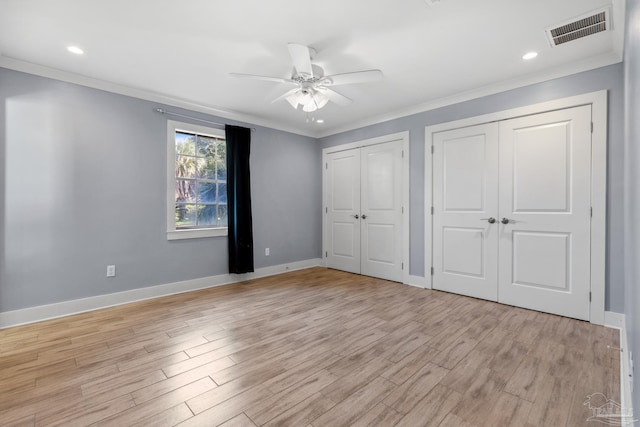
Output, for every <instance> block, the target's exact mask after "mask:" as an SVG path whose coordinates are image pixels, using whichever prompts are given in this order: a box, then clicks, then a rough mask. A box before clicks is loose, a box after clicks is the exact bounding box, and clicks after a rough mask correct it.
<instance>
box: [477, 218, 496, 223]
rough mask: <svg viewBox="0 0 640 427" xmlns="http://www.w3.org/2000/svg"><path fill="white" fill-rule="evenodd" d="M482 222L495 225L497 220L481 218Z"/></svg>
mask: <svg viewBox="0 0 640 427" xmlns="http://www.w3.org/2000/svg"><path fill="white" fill-rule="evenodd" d="M480 221H487V222H488V223H489V224H495V222H496V219H495V218H494V217H489V218H480Z"/></svg>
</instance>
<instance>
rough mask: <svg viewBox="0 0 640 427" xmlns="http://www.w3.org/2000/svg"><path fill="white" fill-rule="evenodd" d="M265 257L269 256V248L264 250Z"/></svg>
mask: <svg viewBox="0 0 640 427" xmlns="http://www.w3.org/2000/svg"><path fill="white" fill-rule="evenodd" d="M264 256H269V248H264Z"/></svg>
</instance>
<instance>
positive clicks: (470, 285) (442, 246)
mask: <svg viewBox="0 0 640 427" xmlns="http://www.w3.org/2000/svg"><path fill="white" fill-rule="evenodd" d="M433 145H434V155H433V185H434V193H433V206H434V216H433V267H434V272H433V284H434V288H435V289H440V290H444V291H449V292H454V293H457V294H463V295H468V296H472V297H476V298H483V299H488V300H492V301H496V300H497V295H498V292H497V291H498V289H497V280H498V258H497V253H498V226H497V217H498V125H497V124H495V123H488V124H482V125H477V126H472V127H467V128H462V129H455V130H450V131H445V132H439V133H436V134H434V136H433Z"/></svg>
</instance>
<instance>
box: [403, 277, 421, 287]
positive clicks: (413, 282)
mask: <svg viewBox="0 0 640 427" xmlns="http://www.w3.org/2000/svg"><path fill="white" fill-rule="evenodd" d="M424 283H425V280H424V277H421V276H412V275H409V279H408V280H407V281H406V282H405V285H409V286H415V287H416V288H422V289H424Z"/></svg>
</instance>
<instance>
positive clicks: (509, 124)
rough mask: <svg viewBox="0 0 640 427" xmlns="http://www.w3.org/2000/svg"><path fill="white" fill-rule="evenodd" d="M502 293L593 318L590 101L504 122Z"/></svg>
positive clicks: (507, 298)
mask: <svg viewBox="0 0 640 427" xmlns="http://www.w3.org/2000/svg"><path fill="white" fill-rule="evenodd" d="M499 139H500V216H501V220H502V218H503V217H504V220H503V222H507V221H508V222H507V223H506V224H503V222H500V224H499V228H500V251H501V253H500V261H501V262H500V273H499V275H500V280H499V289H498V295H499V301H500V302H503V303H505V304H511V305H517V306H520V307H525V308H531V309H534V310H540V311H546V312H549V313H555V314H560V315H564V316H569V317H574V318H578V319H584V320H588V319H589V291H590V288H591V287H590V262H591V261H590V221H591V214H590V211H591V207H590V204H591V202H590V199H591V106H583V107H577V108H572V109H568V110H559V111H554V112H550V113H545V114H537V115H534V116H528V117H522V118H518V119H513V120H506V121H504V122H501V123H500V137H499Z"/></svg>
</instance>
